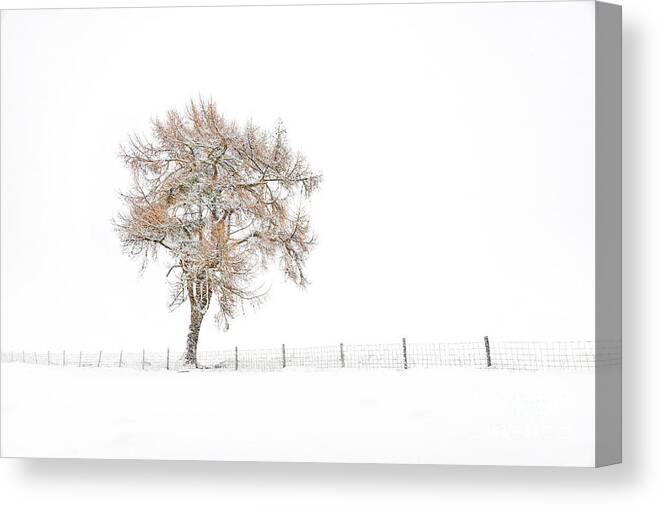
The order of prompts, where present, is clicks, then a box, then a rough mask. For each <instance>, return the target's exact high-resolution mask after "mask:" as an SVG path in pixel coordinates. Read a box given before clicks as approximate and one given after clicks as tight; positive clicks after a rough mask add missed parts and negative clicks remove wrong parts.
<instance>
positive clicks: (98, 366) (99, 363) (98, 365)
mask: <svg viewBox="0 0 661 507" xmlns="http://www.w3.org/2000/svg"><path fill="white" fill-rule="evenodd" d="M102 353H103V350H99V362H98V363H96V367H97V368H101V354H102Z"/></svg>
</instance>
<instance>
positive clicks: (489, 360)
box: [484, 336, 491, 368]
mask: <svg viewBox="0 0 661 507" xmlns="http://www.w3.org/2000/svg"><path fill="white" fill-rule="evenodd" d="M484 349H485V350H486V352H487V368H489V367H490V366H491V347H489V337H488V336H485V337H484Z"/></svg>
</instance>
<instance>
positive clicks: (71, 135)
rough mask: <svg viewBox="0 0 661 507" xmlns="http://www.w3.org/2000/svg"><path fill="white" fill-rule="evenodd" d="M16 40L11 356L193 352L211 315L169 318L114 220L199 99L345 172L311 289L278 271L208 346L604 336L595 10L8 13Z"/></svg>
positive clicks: (153, 278)
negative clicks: (138, 166)
mask: <svg viewBox="0 0 661 507" xmlns="http://www.w3.org/2000/svg"><path fill="white" fill-rule="evenodd" d="M2 27H3V34H2V42H3V44H4V45H5V47H3V61H2V64H3V66H2V70H3V73H4V75H3V80H2V86H3V90H2V94H3V95H2V96H3V106H2V113H3V122H2V127H3V138H2V143H3V144H2V167H3V173H2V277H3V283H2V314H3V317H4V318H3V322H2V348H3V350H4V351H7V350H26V351H28V352H30V351H34V350H37V351H43V352H45V351H46V350H48V349H50V350H58V351H60V350H63V349H66V350H69V351H71V350H72V349H73V350H76V351H77V350H80V349H81V348H82V349H83V350H88V351H89V350H99V349H102V350H104V351H110V350H120V349H123V350H125V351H126V350H140V349H142V348H146V349H147V350H161V351H162V350H164V349H165V348H166V347H170V348H171V349H174V350H181V348H182V346H183V343H184V340H185V333H186V330H187V320H188V316H189V312H188V311H187V308H186V307H184V308H180V309H179V310H178V311H176V312H174V313H172V314H170V313H168V312H167V309H166V302H167V294H168V288H167V285H166V282H165V276H164V274H165V271H166V268H164V267H153V268H151V269H148V271H147V272H146V274H145V276H144V278H142V279H141V278H139V277H138V274H137V272H138V263H137V262H135V261H133V262H131V261H130V260H129V259H127V258H125V257H124V256H122V254H121V252H120V246H119V241H118V240H117V237H116V235H115V234H114V231H113V230H112V227H111V223H110V220H111V218H112V217H113V216H114V215H115V214H116V213H117V212H118V209H119V204H120V202H119V199H118V196H117V192H118V190H119V189H121V188H125V187H126V186H127V185H128V184H129V183H130V177H129V172H128V170H126V169H125V168H124V167H123V166H122V164H121V161H120V160H118V157H117V152H118V149H119V148H118V145H119V143H120V142H123V141H125V139H126V136H127V135H128V134H129V133H130V132H131V131H138V132H140V131H145V130H146V129H147V128H148V122H149V118H150V117H151V116H152V115H162V114H164V112H165V111H166V110H167V109H168V108H171V107H182V106H183V104H185V103H186V101H187V100H189V98H190V97H191V95H192V96H195V95H197V94H198V93H200V94H202V95H208V94H210V95H212V96H213V97H214V98H215V100H216V101H217V102H218V107H219V108H220V109H221V110H222V111H225V112H226V114H227V115H228V116H229V117H230V118H237V119H238V121H240V122H245V121H247V120H248V119H249V118H253V119H254V120H255V121H256V122H257V123H258V124H259V125H269V126H270V125H272V124H273V123H274V122H275V119H276V118H277V116H278V115H280V116H282V117H283V118H284V120H285V121H286V124H287V127H288V132H289V136H290V138H291V142H292V144H294V145H295V146H296V147H300V148H301V149H302V150H303V151H304V153H306V155H307V157H308V159H309V160H310V163H311V164H312V166H313V167H314V168H317V169H318V170H320V171H321V172H322V173H323V175H324V182H323V184H322V187H321V190H320V191H319V193H318V194H315V195H314V196H313V207H312V210H311V216H312V222H313V227H314V230H315V231H316V232H317V233H318V236H319V244H318V246H317V247H316V248H315V250H314V251H313V253H312V255H311V258H310V261H309V266H308V268H309V269H308V277H309V279H310V281H311V284H310V286H309V288H308V289H307V290H306V291H305V292H303V291H300V290H297V289H296V288H295V287H292V286H287V285H284V284H283V283H281V277H280V276H276V277H274V280H273V283H272V289H271V293H270V295H269V299H268V300H267V301H266V303H265V304H264V307H263V308H261V309H260V310H259V311H258V312H257V313H256V314H255V313H254V312H253V311H251V310H250V309H249V310H248V311H247V314H246V316H245V317H244V316H239V317H238V318H237V319H235V320H234V321H233V322H232V327H231V328H230V330H229V332H228V333H220V332H219V331H218V329H216V328H214V325H213V321H212V319H211V318H207V319H206V322H205V324H206V325H205V327H204V328H203V330H202V334H201V344H200V346H201V348H203V349H219V348H232V347H233V346H234V345H238V346H239V347H248V348H249V347H255V346H278V345H279V344H280V343H286V344H288V345H293V344H298V345H303V344H306V345H313V344H332V343H338V342H340V341H343V342H345V343H363V342H366V341H378V342H380V343H383V342H397V341H398V340H399V339H400V338H401V337H403V336H405V337H407V338H408V339H409V340H410V341H412V342H413V341H431V340H436V341H459V340H467V339H472V340H481V339H482V337H483V336H484V335H489V336H490V337H491V338H492V339H493V340H498V339H513V340H539V339H546V340H591V339H593V337H594V329H593V326H594V269H595V268H594V190H593V188H594V173H593V167H594V145H593V135H594V98H593V97H594V83H593V79H594V78H593V75H594V73H593V70H594V69H593V66H594V64H593V54H594V47H593V45H594V33H593V9H592V6H591V5H590V3H589V2H576V3H573V4H568V3H546V4H526V5H522V4H518V5H517V4H512V3H508V4H502V5H491V6H478V5H458V4H448V5H443V6H438V5H436V6H433V5H432V6H421V5H416V6H401V5H400V6H380V7H375V6H371V7H370V6H344V7H338V6H336V7H331V6H325V7H323V6H322V7H316V8H305V7H280V8H272V9H269V8H262V9H258V8H241V9H231V8H229V9H186V10H183V9H179V10H177V9H141V10H140V9H134V10H119V9H114V10H82V11H80V10H79V11H70V10H69V11H55V12H53V11H40V12H27V13H26V12H8V13H5V14H4V15H3V24H2ZM367 27H369V29H367ZM247 32H249V33H247ZM253 33H254V34H259V36H254V35H250V34H253ZM45 41H47V42H48V44H45ZM568 75H569V76H571V79H567V78H566V76H568ZM35 316H37V317H38V318H34V317H35Z"/></svg>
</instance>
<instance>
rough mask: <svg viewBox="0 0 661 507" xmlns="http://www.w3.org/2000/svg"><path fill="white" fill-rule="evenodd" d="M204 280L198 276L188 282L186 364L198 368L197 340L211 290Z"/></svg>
mask: <svg viewBox="0 0 661 507" xmlns="http://www.w3.org/2000/svg"><path fill="white" fill-rule="evenodd" d="M203 286H204V280H203V279H202V278H200V277H198V278H197V279H196V280H195V281H191V280H189V281H188V283H187V284H186V289H187V291H188V300H189V301H190V326H189V327H188V340H186V353H185V354H184V366H188V367H192V368H197V340H198V338H199V337H200V327H201V326H202V319H204V315H205V313H206V311H207V309H208V305H209V299H210V298H211V290H210V289H209V288H208V286H204V289H205V290H202V289H203Z"/></svg>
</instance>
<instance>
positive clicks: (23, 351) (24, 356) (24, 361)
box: [23, 351, 25, 362]
mask: <svg viewBox="0 0 661 507" xmlns="http://www.w3.org/2000/svg"><path fill="white" fill-rule="evenodd" d="M23 362H25V351H23Z"/></svg>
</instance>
